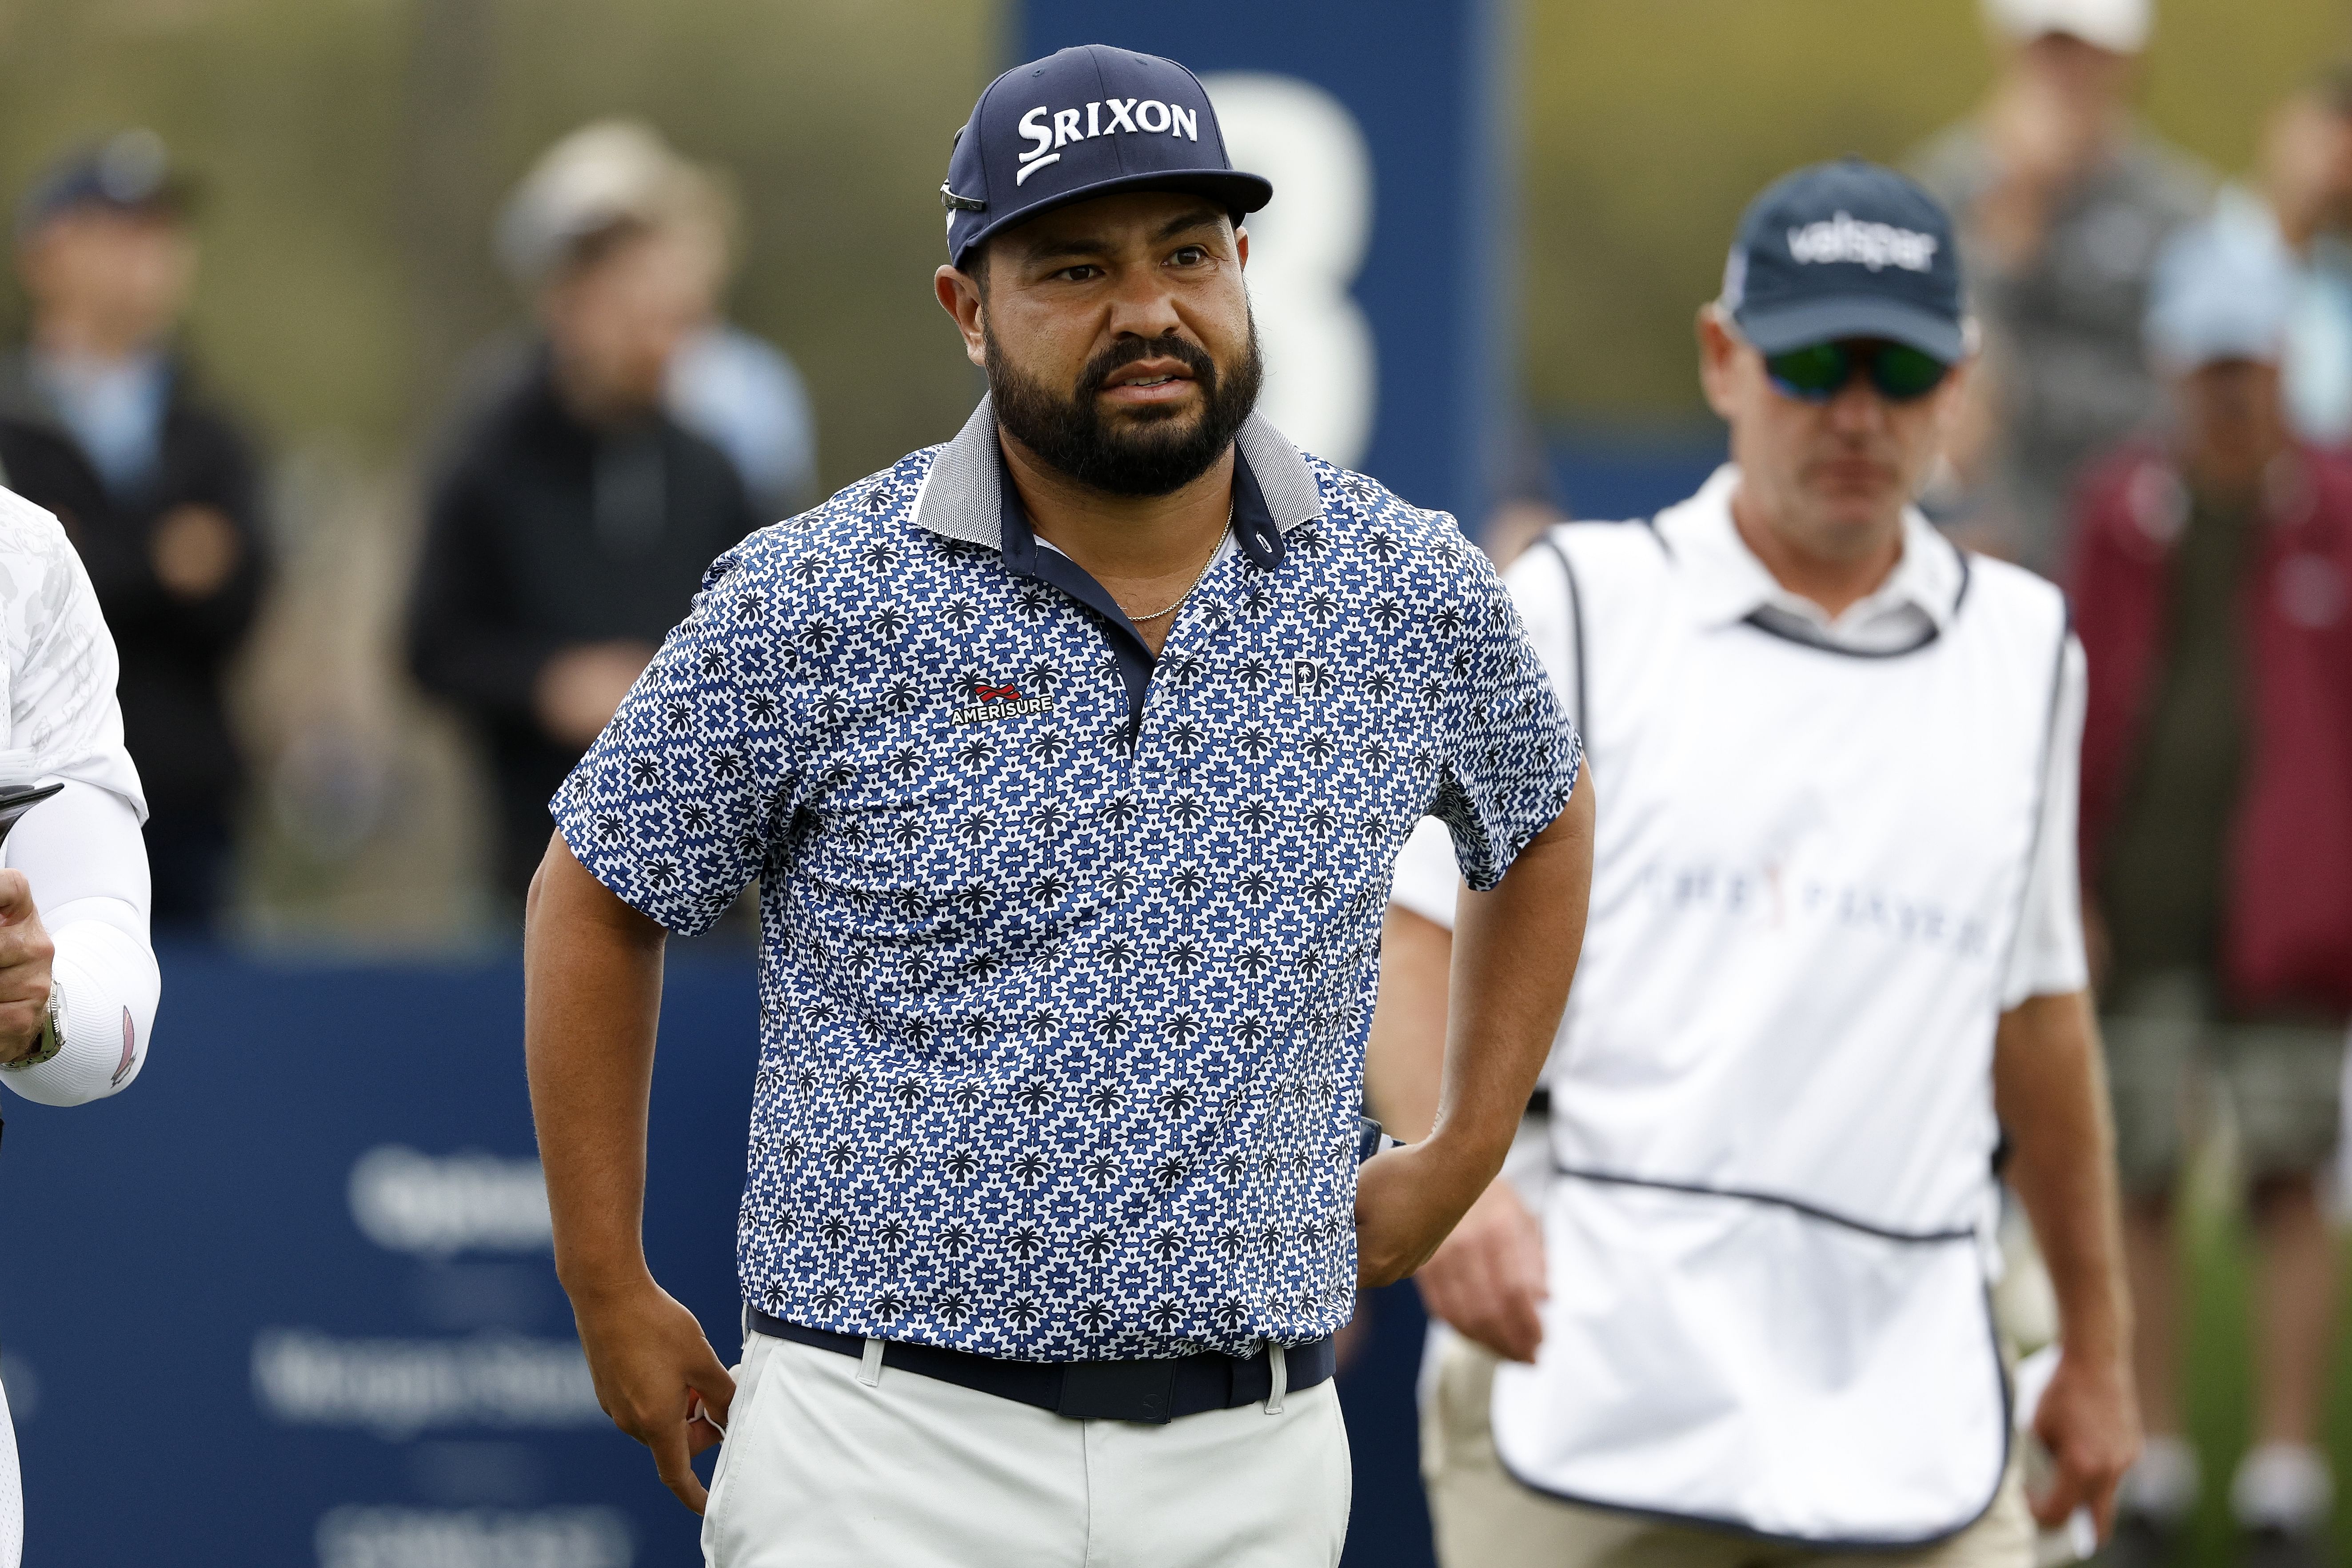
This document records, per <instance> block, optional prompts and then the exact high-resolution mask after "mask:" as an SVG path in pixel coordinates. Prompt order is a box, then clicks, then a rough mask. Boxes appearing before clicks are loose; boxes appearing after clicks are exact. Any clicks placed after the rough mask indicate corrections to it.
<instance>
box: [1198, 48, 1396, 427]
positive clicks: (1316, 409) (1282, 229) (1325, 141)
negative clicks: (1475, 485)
mask: <svg viewBox="0 0 2352 1568" xmlns="http://www.w3.org/2000/svg"><path fill="white" fill-rule="evenodd" d="M1201 85H1202V87H1204V88H1206V89H1208V93H1209V100H1210V101H1211V102H1212V103H1213V104H1215V105H1216V108H1217V124H1218V126H1219V128H1220V129H1221V130H1223V132H1224V137H1225V150H1226V152H1227V153H1229V154H1231V156H1232V158H1233V162H1234V168H1236V169H1244V170H1246V171H1248V172H1249V173H1251V174H1264V175H1265V177H1266V178H1268V179H1270V180H1272V181H1273V182H1274V188H1275V189H1276V190H1277V191H1279V192H1281V193H1282V199H1281V200H1279V201H1277V202H1276V203H1275V204H1274V205H1272V206H1270V207H1268V208H1266V209H1265V211H1264V212H1258V213H1253V214H1251V215H1250V218H1249V232H1250V261H1249V270H1248V271H1247V272H1246V273H1244V277H1245V278H1246V279H1248V280H1249V291H1250V299H1251V300H1252V301H1253V303H1254V304H1255V308H1256V313H1257V331H1258V341H1259V344H1260V347H1261V349H1262V350H1263V352H1264V353H1265V392H1264V393H1263V394H1262V395H1260V397H1259V399H1258V409H1259V411H1260V412H1261V413H1263V414H1264V415H1265V416H1266V418H1267V419H1268V420H1270V421H1272V423H1273V425H1274V426H1275V428H1276V429H1277V430H1280V431H1281V432H1282V433H1283V434H1284V435H1286V436H1287V437H1290V438H1291V439H1292V440H1293V441H1296V442H1297V443H1298V445H1299V446H1301V447H1304V448H1306V449H1307V451H1309V452H1312V453H1314V454H1315V455H1316V456H1317V457H1318V458H1326V459H1328V460H1329V461H1331V462H1334V463H1338V464H1339V465H1340V466H1341V467H1342V468H1352V467H1354V466H1356V465H1357V464H1359V463H1360V462H1362V461H1363V458H1364V453H1365V451H1366V449H1367V448H1368V447H1370V444H1371V437H1372V419H1373V416H1374V415H1375V414H1376V412H1377V411H1378V408H1379V404H1380V362H1379V360H1378V358H1377V356H1376V355H1375V353H1374V352H1373V342H1372V328H1371V323H1370V321H1368V320H1367V319H1366V318H1365V316H1364V312H1363V308H1362V307H1361V306H1360V305H1358V304H1357V303H1356V300H1355V296H1354V295H1353V294H1352V293H1350V292H1349V290H1350V289H1352V288H1353V287H1354V285H1355V281H1356V274H1357V273H1358V272H1359V271H1360V270H1361V268H1362V267H1363V263H1364V249H1365V247H1366V245H1367V244H1368V243H1369V241H1370V238H1371V231H1372V158H1371V153H1370V149H1369V148H1368V147H1367V146H1366V145H1365V142H1364V133H1363V131H1362V129H1361V128H1360V126H1359V125H1358V124H1357V122H1356V117H1355V116H1354V115H1352V114H1350V113H1349V111H1348V109H1347V106H1346V105H1344V104H1342V103H1341V102H1340V101H1339V100H1338V99H1336V98H1334V97H1332V96H1331V94H1329V93H1328V92H1326V91H1325V90H1324V89H1321V88H1319V87H1317V86H1315V85H1314V84H1313V83H1311V82H1306V81H1301V80H1300V79H1298V78H1297V77H1289V76H1276V75H1273V74H1270V73H1266V72H1260V71H1227V72H1220V73H1218V74H1216V75H1213V76H1210V77H1206V78H1204V79H1202V83H1201Z"/></svg>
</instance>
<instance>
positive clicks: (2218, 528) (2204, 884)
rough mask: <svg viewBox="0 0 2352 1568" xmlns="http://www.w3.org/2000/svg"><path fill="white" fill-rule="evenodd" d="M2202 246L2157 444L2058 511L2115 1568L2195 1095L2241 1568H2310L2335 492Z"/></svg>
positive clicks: (2338, 466)
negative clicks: (2129, 1359)
mask: <svg viewBox="0 0 2352 1568" xmlns="http://www.w3.org/2000/svg"><path fill="white" fill-rule="evenodd" d="M2263 238H2264V237H2260V236H2255V237H2249V236H2248V235H2247V234H2246V233H2245V232H2244V231H2243V230H2242V228H2238V227H2235V226H2229V225H2225V224H2221V223H2216V224H2214V225H2211V226H2198V227H2197V228H2194V229H2191V230H2189V231H2188V232H2187V233H2185V234H2183V235H2182V236H2180V237H2179V238H2178V239H2177V240H2176V241H2175V242H2174V243H2173V245H2172V246H2171V247H2169V248H2168V249H2167V250H2166V251H2165V253H2164V255H2163V258H2162V259H2161V261H2160V262H2159V264H2158V268H2157V269H2156V274H2155V279H2154V283H2153V288H2152V293H2151V299H2150V307H2149V312H2148V318H2147V338H2148V345H2149V350H2150V356H2151V361H2152V363H2154V364H2155V365H2156V366H2157V368H2158V371H2159V372H2160V373H2161V374H2162V376H2163V378H2164V381H2165V383H2166V384H2167V386H2168V390H2169V394H2170V403H2171V405H2172V413H2173V422H2172V426H2171V428H2170V430H2169V433H2168V438H2167V439H2166V441H2165V442H2164V443H2163V444H2162V445H2159V446H2149V447H2132V448H2126V449H2125V450H2124V451H2122V452H2120V453H2118V454H2116V455H2115V456H2113V457H2112V458H2110V459H2108V460H2107V461H2105V462H2104V463H2103V464H2101V465H2100V466H2099V467H2098V468H2095V469H2094V470H2093V472H2092V473H2091V474H2090V475H2089V476H2088V478H2087V479H2086V481H2085V483H2084V489H2083V490H2082V492H2081V500H2080V509H2079V511H2078V514H2077V518H2076V525H2077V533H2076V537H2075V544H2074V552H2073V561H2072V570H2071V579H2072V583H2071V585H2072V588H2073V595H2074V605H2075V606H2076V616H2077V626H2078V629H2079V630H2080V632H2081V634H2082V637H2083V643H2084V648H2085V649H2086V650H2087V652H2088V654H2089V656H2090V670H2091V688H2090V707H2089V713H2088V721H2087V724H2086V728H2085V731H2084V743H2083V814H2082V831H2083V858H2084V875H2085V878H2086V880H2087V882H2088V885H2089V888H2090V889H2091V892H2092V898H2091V900H2090V902H2091V904H2092V906H2093V907H2094V910H2095V912H2096V913H2098V914H2100V915H2102V916H2103V917H2104V920H2103V924H2104V929H2105V983H2104V985H2103V987H2102V1002H2103V1008H2104V1011H2105V1016H2106V1024H2105V1027H2106V1035H2107V1046H2108V1056H2109V1059H2110V1061H2111V1063H2112V1064H2113V1065H2112V1075H2113V1082H2114V1089H2115V1101H2116V1123H2117V1155H2118V1159H2119V1162H2120V1163H2121V1165H2122V1171H2123V1179H2124V1186H2125V1194H2126V1241H2127V1244H2128V1247H2129V1256H2130V1260H2131V1265H2132V1277H2133V1282H2134V1293H2135V1296H2136V1297H2137V1308H2138V1311H2137V1317H2138V1324H2139V1330H2138V1363H2139V1365H2138V1379H2139V1385H2140V1402H2141V1407H2142V1409H2143V1411H2144V1412H2145V1415H2146V1419H2147V1430H2148V1434H2149V1436H2148V1442H2147V1450H2146V1457H2145V1458H2143V1459H2142V1461H2141V1463H2140V1466H2139V1468H2137V1470H2135V1471H2134V1473H2133V1477H2132V1479H2131V1481H2130V1482H2129V1484H2127V1486H2126V1490H2125V1493H2124V1499H2125V1502H2124V1507H2125V1515H2124V1519H2123V1522H2122V1525H2121V1527H2120V1533H2119V1535H2118V1537H2117V1540H2118V1546H2117V1548H2116V1551H2117V1553H2118V1556H2119V1559H2120V1560H2122V1561H2124V1562H2126V1563H2141V1562H2147V1563H2154V1562H2156V1561H2159V1560H2161V1559H2164V1558H2167V1557H2168V1556H2169V1555H2170V1553H2171V1552H2172V1550H2173V1549H2174V1548H2175V1547H2176V1546H2177V1545H2178V1544H2179V1536H2180V1532H2181V1531H2182V1529H2183V1528H2184V1526H2185V1524H2186V1521H2187V1518H2188V1515H2189V1511H2190V1510H2191V1509H2192V1508H2193V1506H2194V1505H2195V1502H2196V1500H2197V1494H2198V1489H2199V1479H2198V1467H2197V1459H2196V1454H2195V1452H2194V1450H2193V1449H2191V1448H2190V1447H2189V1443H2188V1440H2187V1439H2186V1437H2185V1436H2183V1432H2184V1427H2183V1425H2182V1414H2183V1413H2182V1410H2181V1405H2180V1398H2179V1385H2178V1381H2177V1380H2178V1377H2179V1366H2180V1351H2181V1344H2180V1323H2181V1313H2180V1302H2179V1287H2178V1279H2179V1262H2178V1260H2177V1255H2176V1252H2175V1250H2174V1249H2175V1247H2176V1244H2177V1240H2178V1237H2177V1232H2176V1229H2175V1226H2174V1223H2173V1220H2174V1209H2175V1202H2174V1199H2175V1194H2176V1190H2177V1188H2178V1185H2179V1173H2180V1167H2181V1163H2182V1156H2183V1152H2184V1150H2183V1145H2184V1141H2185V1140H2184V1131H2183V1119H2182V1112H2183V1108H2184V1103H2185V1102H2186V1101H2187V1100H2188V1099H2189V1096H2188V1095H2187V1094H2186V1093H2185V1090H2186V1089H2187V1086H2188V1085H2189V1082H2190V1081H2191V1079H2192V1075H2200V1074H2210V1077H2211V1078H2213V1079H2218V1080H2219V1082H2220V1085H2221V1087H2223V1088H2224V1089H2226V1091H2227V1093H2228V1096H2229V1100H2230V1102H2231V1107H2232V1109H2233V1110H2234V1111H2235V1113H2236V1121H2237V1128H2238V1134H2239V1144H2240V1148H2241V1151H2242V1162H2243V1164H2244V1166H2245V1170H2246V1174H2247V1177H2248V1179H2249V1183H2250V1195H2251V1202H2252V1215H2253V1220H2254V1226H2255V1232H2256V1236H2257V1238H2258V1246H2259V1247H2260V1250H2261V1255H2262V1266H2261V1268H2260V1269H2259V1270H2258V1272H2257V1274H2256V1284H2255V1322H2256V1330H2255V1332H2254V1335H2253V1339H2254V1343H2255V1346H2256V1350H2255V1361H2256V1403H2255V1410H2254V1432H2253V1436H2254V1447H2253V1448H2252V1452H2251V1453H2250V1454H2249V1455H2248V1456H2247V1458H2246V1459H2245V1462H2244V1463H2243V1464H2242V1466H2241V1467H2240V1468H2239V1471H2238V1475H2237V1479H2236V1483H2235V1486H2234V1488H2233V1489H2232V1493H2231V1500H2232V1502H2233V1504H2234V1506H2235V1508H2236V1511H2237V1516H2238V1519H2239V1521H2240V1523H2241V1525H2242V1528H2243V1529H2244V1531H2246V1532H2247V1536H2248V1542H2249V1547H2250V1551H2249V1553H2248V1557H2247V1560H2248V1561H2252V1562H2255V1563H2263V1564H2266V1565H2272V1568H2288V1565H2292V1564H2297V1563H2314V1564H2316V1563H2321V1562H2323V1561H2325V1560H2326V1559H2325V1556H2324V1548H2323V1546H2322V1543H2321V1540H2320V1530H2321V1527H2322V1522H2323V1521H2324V1520H2325V1517H2326V1513H2327V1511H2328V1508H2329V1498H2330V1490H2331V1486H2332V1482H2331V1479H2330V1476H2329V1473H2328V1467H2327V1462H2326V1458H2324V1457H2323V1456H2322V1453H2321V1451H2320V1449H2319V1448H2318V1447H2316V1444H2317V1441H2318V1437H2319V1420H2320V1415H2321V1410H2322V1395H2323V1392H2324V1389H2323V1385H2324V1383H2325V1377H2326V1352H2327V1347H2328V1344H2329V1342H2330V1339H2331V1338H2332V1333H2333V1329H2334V1325H2335V1318H2334V1313H2333V1310H2332V1290H2333V1284H2334V1279H2333V1275H2334V1268H2335V1251H2336V1249H2335V1245H2334V1242H2333V1240H2332V1238H2331V1237H2330V1234H2329V1230H2328V1225H2327V1221H2326V1217H2325V1215H2324V1213H2323V1209H2322V1202H2321V1192H2320V1180H2319V1176H2320V1173H2321V1171H2322V1169H2323V1168H2324V1166H2325V1165H2326V1163H2327V1161H2328V1158H2329V1156H2330V1153H2331V1152H2332V1150H2333V1148H2334V1146H2335V1144H2336V1136H2337V1131H2338V1124H2339V1121H2340V1111H2339V1103H2340V1102H2339V1098H2338V1092H2339V1091H2338V1070H2339V1066H2340V1063H2341V1060H2342V1057H2343V1051H2344V1031H2345V1022H2346V1020H2347V1017H2352V468H2348V467H2347V466H2346V465H2345V464H2344V463H2343V462H2341V461H2340V460H2338V459H2336V458H2331V457H2327V456H2325V455H2323V454H2321V453H2319V452H2318V451H2316V450H2315V449H2314V448H2312V447H2309V446H2306V445H2304V444H2300V443H2298V442H2297V441H2296V439H2295V437H2294V433H2293V430H2292V428H2291V426H2290V425H2289V423H2288V420H2287V416H2286V411H2285V407H2284V399H2283V397H2282V395H2281V390H2280V374H2279V368H2278V366H2279V360H2280V355H2281V350H2282V345H2283V343H2284V340H2285V337H2286V332H2287V326H2288V321H2289V319H2290V315H2291V311H2292V309H2293V302H2294V277H2293V274H2292V272H2291V270H2290V268H2289V267H2288V265H2287V260H2286V257H2285V253H2284V251H2283V250H2282V249H2281V248H2280V247H2277V246H2276V245H2275V244H2273V243H2265V242H2263Z"/></svg>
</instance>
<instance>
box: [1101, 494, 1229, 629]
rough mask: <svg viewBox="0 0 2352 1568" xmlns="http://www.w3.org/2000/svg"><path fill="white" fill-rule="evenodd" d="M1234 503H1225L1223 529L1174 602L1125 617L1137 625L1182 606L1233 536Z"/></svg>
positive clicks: (1170, 614)
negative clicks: (1141, 613) (1137, 614)
mask: <svg viewBox="0 0 2352 1568" xmlns="http://www.w3.org/2000/svg"><path fill="white" fill-rule="evenodd" d="M1233 531H1234V503H1233V502H1228V503H1226V506H1225V526H1224V531H1223V532H1221V533H1219V534H1218V535H1217V542H1216V544H1215V546H1214V547H1213V549H1211V550H1210V552H1209V558H1208V559H1207V560H1206V561H1203V562H1202V563H1201V569H1200V570H1199V571H1198V572H1195V573H1193V574H1192V586H1191V587H1188V588H1186V589H1185V590H1184V591H1183V592H1182V593H1181V594H1179V595H1176V602H1175V603H1174V604H1172V605H1169V606H1168V607H1167V608H1166V609H1164V610H1154V611H1152V612H1151V613H1150V615H1148V616H1128V617H1127V618H1128V619H1129V620H1130V621H1132V622H1134V623H1135V624H1136V625H1137V626H1141V625H1142V624H1143V623H1144V622H1146V621H1156V620H1158V619H1159V618H1160V616H1172V615H1174V614H1175V613H1176V612H1177V611H1179V610H1181V609H1182V608H1183V607H1184V601H1185V600H1187V599H1189V598H1191V597H1192V589H1193V588H1197V587H1199V586H1200V585H1201V579H1202V578H1203V577H1206V576H1207V575H1208V574H1209V568H1210V567H1212V566H1214V565H1215V564H1216V563H1217V557H1218V556H1220V555H1222V554H1223V553H1224V549H1225V541H1226V540H1227V539H1229V538H1231V537H1232V536H1233Z"/></svg>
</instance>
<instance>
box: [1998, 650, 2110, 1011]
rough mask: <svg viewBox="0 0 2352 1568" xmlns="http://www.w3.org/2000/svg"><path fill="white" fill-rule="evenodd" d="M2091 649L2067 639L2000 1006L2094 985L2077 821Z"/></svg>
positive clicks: (2007, 1006)
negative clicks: (2078, 857) (2078, 868)
mask: <svg viewBox="0 0 2352 1568" xmlns="http://www.w3.org/2000/svg"><path fill="white" fill-rule="evenodd" d="M2088 668H2089V667H2088V664H2087V662H2086V661H2085V659H2084V655H2083V645H2082V643H2081V642H2080V641H2079V640H2077V639H2076V638H2075V637H2074V636H2073V634H2071V633H2070V634H2068V636H2067V638H2066V652H2065V657H2064V658H2063V661H2062V663H2061V664H2060V667H2059V671H2058V690H2057V694H2056V699H2055V700H2056V709H2055V711H2053V713H2052V715H2051V721H2050V723H2051V727H2050V760H2049V762H2048V763H2047V764H2046V772H2045V773H2044V774H2043V776H2042V822H2041V826H2040V827H2039V828H2038V829H2037V837H2035V840H2034V846H2033V863H2032V867H2031V868H2029V869H2028V871H2027V873H2026V885H2025V904H2024V908H2023V909H2022V910H2021V911H2020V912H2019V915H2018V930H2017V944H2016V946H2015V947H2014V948H2012V949H2011V952H2010V960H2009V973H2007V974H2006V975H2004V976H2003V977H2002V981H2001V996H2000V1005H2001V1006H2002V1007H2003V1008H2009V1007H2014V1006H2017V1005H2019V1004H2020V1003H2022V1002H2024V1001H2025V1000H2027V999H2028V998H2029V997H2033V996H2063V995H2068V994H2072V993H2074V992H2076V991H2080V990H2083V989H2084V988H2085V987H2086V986H2088V985H2089V984H2090V983H2091V970H2090V964H2089V963H2088V961H2087V960H2086V958H2085V957H2084V952H2083V899H2082V887H2081V880H2080V878H2079V875H2078V873H2077V871H2076V861H2075V842H2074V839H2075V826H2074V825H2075V816H2076V812H2077V810H2078V808H2079V805H2080V791H2081V788H2082V753H2083V714H2084V702H2085V699H2086V696H2087V689H2088V685H2089V675H2088Z"/></svg>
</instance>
